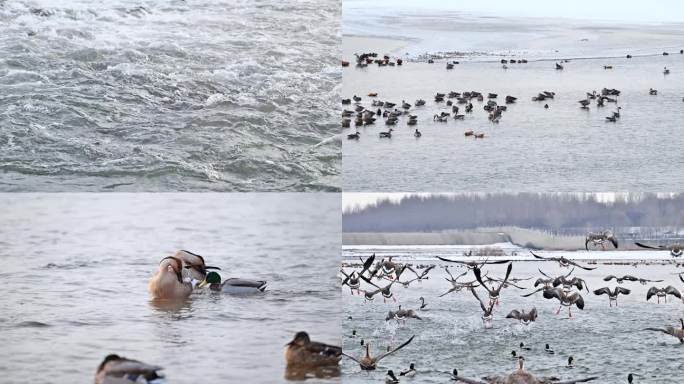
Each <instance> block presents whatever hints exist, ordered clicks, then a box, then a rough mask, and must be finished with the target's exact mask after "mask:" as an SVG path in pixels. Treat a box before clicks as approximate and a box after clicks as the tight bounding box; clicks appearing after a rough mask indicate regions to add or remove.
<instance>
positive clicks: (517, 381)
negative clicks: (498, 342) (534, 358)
mask: <svg viewBox="0 0 684 384" xmlns="http://www.w3.org/2000/svg"><path fill="white" fill-rule="evenodd" d="M454 371H455V370H454ZM457 373H458V372H454V376H453V380H456V381H457V382H458V381H460V382H463V383H466V384H550V383H554V384H575V383H586V382H589V381H592V380H596V379H597V378H598V377H588V378H584V379H577V380H565V381H558V380H557V379H556V378H554V377H536V376H534V375H533V374H531V373H529V372H527V371H526V370H525V358H524V357H522V356H520V357H519V358H518V369H517V370H516V371H515V372H513V373H511V374H509V375H505V376H488V377H486V378H485V379H484V380H485V381H484V382H483V381H478V380H473V379H468V378H465V377H461V376H458V375H457Z"/></svg>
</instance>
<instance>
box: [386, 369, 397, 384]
mask: <svg viewBox="0 0 684 384" xmlns="http://www.w3.org/2000/svg"><path fill="white" fill-rule="evenodd" d="M385 384H399V379H397V377H396V376H394V371H392V370H391V369H390V370H389V371H387V376H385Z"/></svg>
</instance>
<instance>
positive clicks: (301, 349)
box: [285, 331, 342, 367]
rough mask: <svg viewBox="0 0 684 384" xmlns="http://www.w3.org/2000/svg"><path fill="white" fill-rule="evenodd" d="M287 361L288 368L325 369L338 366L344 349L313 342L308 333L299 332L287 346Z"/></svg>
mask: <svg viewBox="0 0 684 384" xmlns="http://www.w3.org/2000/svg"><path fill="white" fill-rule="evenodd" d="M285 345H286V346H287V349H286V350H285V361H286V363H287V366H288V367H324V366H331V365H332V366H335V365H338V363H339V362H340V360H341V359H342V348H340V347H338V346H334V345H328V344H324V343H319V342H316V341H311V339H310V338H309V334H308V333H306V332H303V331H302V332H297V334H295V337H294V339H292V341H290V342H289V343H287V344H285Z"/></svg>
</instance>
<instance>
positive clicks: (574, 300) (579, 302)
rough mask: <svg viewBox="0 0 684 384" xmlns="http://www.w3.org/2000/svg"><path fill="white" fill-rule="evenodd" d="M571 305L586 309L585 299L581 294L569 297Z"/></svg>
mask: <svg viewBox="0 0 684 384" xmlns="http://www.w3.org/2000/svg"><path fill="white" fill-rule="evenodd" d="M568 300H570V303H571V304H575V305H576V306H577V308H579V309H584V298H583V297H582V295H580V294H579V293H577V292H575V293H573V294H571V295H570V296H568Z"/></svg>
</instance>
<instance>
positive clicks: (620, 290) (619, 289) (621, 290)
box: [615, 287, 632, 295]
mask: <svg viewBox="0 0 684 384" xmlns="http://www.w3.org/2000/svg"><path fill="white" fill-rule="evenodd" d="M615 290H616V291H617V293H618V294H621V295H629V293H630V292H632V291H630V290H629V289H627V288H624V287H616V288H615Z"/></svg>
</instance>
